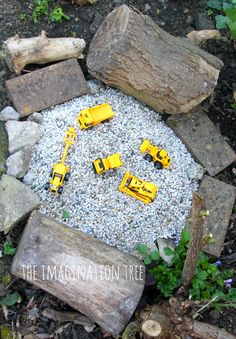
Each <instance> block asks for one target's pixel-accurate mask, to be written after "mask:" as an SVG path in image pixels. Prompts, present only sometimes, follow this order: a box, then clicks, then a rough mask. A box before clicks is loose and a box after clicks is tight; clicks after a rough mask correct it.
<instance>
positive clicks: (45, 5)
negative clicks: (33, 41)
mask: <svg viewBox="0 0 236 339" xmlns="http://www.w3.org/2000/svg"><path fill="white" fill-rule="evenodd" d="M52 2H53V1H52V0H34V3H35V8H34V10H33V14H32V20H33V22H34V23H37V22H38V21H39V19H40V18H41V17H42V16H46V17H48V18H49V20H50V21H52V22H61V21H62V20H63V19H65V20H69V19H70V17H69V16H68V15H66V14H65V13H64V12H63V10H62V8H61V7H60V6H59V5H56V7H54V8H52Z"/></svg>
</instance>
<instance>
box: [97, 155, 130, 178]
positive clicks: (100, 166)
mask: <svg viewBox="0 0 236 339" xmlns="http://www.w3.org/2000/svg"><path fill="white" fill-rule="evenodd" d="M122 165H123V163H122V162H121V160H120V154H119V153H115V154H112V155H110V156H109V157H107V158H98V159H95V160H94V161H93V168H94V171H95V172H96V173H98V174H102V173H104V172H106V171H108V170H110V169H113V168H118V167H120V166H122Z"/></svg>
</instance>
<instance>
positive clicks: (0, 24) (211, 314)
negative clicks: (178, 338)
mask: <svg viewBox="0 0 236 339" xmlns="http://www.w3.org/2000/svg"><path fill="white" fill-rule="evenodd" d="M206 3H207V1H204V0H199V1H192V0H181V1H174V0H173V1H171V0H169V1H168V0H156V1H152V0H146V1H143V0H130V1H129V0H98V3H97V4H96V5H93V6H82V7H79V6H76V5H72V4H71V2H70V1H60V5H61V6H62V8H63V10H64V12H65V13H66V14H68V15H69V16H70V18H71V19H70V20H69V21H64V22H62V23H51V22H50V21H49V20H48V18H42V19H41V20H40V21H39V22H38V23H37V24H34V23H33V22H32V20H31V15H32V10H33V1H32V0H31V1H30V0H26V1H22V0H8V1H6V0H0V44H2V42H3V41H4V40H6V39H7V38H9V37H11V36H13V35H15V34H19V35H20V36H21V37H32V36H36V35H39V34H40V32H41V31H42V30H45V31H46V32H47V34H48V36H49V37H59V36H65V37H66V36H74V37H80V38H84V39H85V41H86V44H87V46H88V45H89V42H90V40H91V38H92V36H93V35H94V33H95V32H96V30H97V28H98V26H99V24H100V23H101V22H102V20H103V18H104V17H105V16H106V15H107V13H109V12H110V11H111V10H112V9H114V8H115V7H117V6H119V5H121V4H129V5H132V6H134V7H136V8H138V9H139V10H140V11H141V12H142V13H144V14H147V15H149V16H151V17H152V19H153V20H154V21H155V22H156V23H157V24H159V25H160V26H161V27H162V28H163V29H165V30H166V31H168V32H169V33H171V34H173V35H175V36H185V35H186V34H187V33H188V32H190V31H192V30H195V29H209V28H214V22H213V21H212V20H211V18H209V17H208V15H207V14H206V8H207V6H206ZM223 35H224V36H225V37H226V38H228V39H225V41H217V42H216V41H214V42H210V43H208V44H207V45H206V46H205V47H204V48H205V49H206V50H208V51H209V52H210V53H212V54H214V55H216V56H217V57H219V58H220V59H222V60H223V62H224V67H223V69H222V71H221V73H220V78H219V82H218V85H217V87H216V89H215V92H214V95H213V96H212V97H211V98H208V99H207V100H206V101H205V102H204V103H203V105H204V107H205V108H206V109H207V110H208V113H209V117H210V118H211V119H212V120H213V122H214V123H215V124H216V126H218V128H219V129H220V131H221V133H222V135H223V136H224V137H225V139H226V141H227V142H228V143H229V144H230V146H231V147H232V148H233V149H234V150H236V110H235V109H233V108H231V104H232V103H233V96H232V92H233V89H236V71H235V69H236V49H234V47H233V42H232V41H231V40H230V38H229V35H228V33H227V32H223ZM85 54H86V53H85ZM80 65H81V67H82V69H83V71H84V74H85V76H86V78H87V79H88V78H89V74H88V72H87V69H86V64H85V61H80ZM27 69H29V70H30V69H35V67H33V68H32V66H30V67H27ZM11 77H14V75H13V74H11V73H10V72H9V71H8V70H7V69H6V68H5V67H4V65H3V63H2V62H0V109H2V108H3V107H5V106H6V105H8V104H10V102H9V100H8V98H7V96H6V91H5V86H4V84H5V81H6V80H7V79H9V78H11ZM235 168H236V166H235V164H234V165H232V166H230V167H229V168H227V169H226V170H224V171H223V172H222V173H220V174H219V175H218V178H219V179H221V180H222V181H224V182H227V183H229V184H231V185H234V186H236V175H235V172H236V169H235ZM21 231H22V226H19V227H17V228H15V229H14V230H13V231H12V233H11V239H12V241H13V244H14V245H16V244H17V242H18V241H19V238H20V234H21ZM4 240H5V238H4V237H3V236H2V235H0V244H1V243H2V242H3V241H4ZM222 258H223V261H224V265H225V266H226V267H227V266H228V267H232V266H233V265H235V264H236V205H235V206H234V210H233V214H232V217H231V222H230V225H229V229H228V233H227V237H226V243H225V248H224V251H223V253H222ZM10 260H11V259H10V257H6V256H4V257H3V258H0V275H3V274H6V273H7V272H9V270H10ZM8 291H9V292H12V291H18V292H19V293H20V294H21V296H22V299H23V301H22V302H21V303H20V304H18V305H16V306H12V307H10V308H9V315H8V321H7V322H6V321H5V318H4V316H3V314H1V310H0V324H2V323H8V324H10V325H11V323H12V322H13V323H14V324H16V323H17V322H18V323H19V324H20V329H21V332H22V334H23V333H24V335H26V334H27V333H32V332H31V331H32V329H30V328H31V327H33V328H35V331H37V332H38V333H48V334H53V333H55V330H56V329H58V328H59V327H60V324H59V323H58V322H56V321H53V320H49V319H48V318H45V317H43V316H42V310H43V309H44V308H45V307H52V308H53V307H54V308H56V309H58V310H68V309H69V307H68V306H66V305H65V304H64V303H62V302H60V301H59V300H57V299H56V298H53V297H52V296H50V295H48V294H46V293H44V292H42V291H41V290H38V289H36V288H33V287H32V286H31V285H29V284H27V283H26V282H24V281H22V280H17V279H14V280H13V281H12V282H11V283H10V285H9V286H8ZM0 293H1V284H0ZM0 295H1V294H0ZM150 296H152V294H149V293H145V295H144V297H143V299H142V300H141V304H142V306H143V305H144V304H145V303H147V302H152V300H151V299H150ZM32 297H34V300H33V303H34V306H35V307H36V311H37V312H36V315H35V318H34V319H33V320H29V316H28V309H27V307H26V305H27V304H28V302H29V300H30V299H31V298H32ZM37 315H38V316H37ZM202 320H203V321H208V322H210V323H212V324H217V325H219V326H220V327H224V328H226V329H227V330H228V331H229V332H231V333H233V334H235V335H236V325H235V324H236V310H235V309H224V310H222V311H221V312H220V311H206V312H205V313H204V314H202ZM103 337H104V334H103V333H102V332H101V330H100V329H99V328H96V329H95V330H94V331H93V332H92V333H87V332H86V331H85V330H84V329H83V327H82V326H79V325H74V324H73V323H71V324H69V325H68V326H67V327H65V328H64V329H63V330H62V333H61V334H54V335H53V338H63V339H64V338H73V339H76V338H78V339H88V338H89V339H95V338H97V339H98V338H103ZM107 338H109V337H107ZM4 339H5V338H4Z"/></svg>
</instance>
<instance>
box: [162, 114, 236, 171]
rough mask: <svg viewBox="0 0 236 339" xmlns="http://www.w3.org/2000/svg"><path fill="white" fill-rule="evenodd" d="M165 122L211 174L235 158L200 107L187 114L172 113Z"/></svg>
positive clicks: (220, 169)
mask: <svg viewBox="0 0 236 339" xmlns="http://www.w3.org/2000/svg"><path fill="white" fill-rule="evenodd" d="M167 123H168V125H169V126H170V127H171V128H172V129H173V130H174V131H175V133H176V134H177V135H178V136H179V138H180V139H181V140H182V141H183V143H184V144H185V145H186V146H187V148H188V149H189V151H190V152H191V153H192V155H193V156H194V157H195V159H196V160H197V161H199V162H200V163H201V164H202V165H203V167H205V169H206V171H207V172H208V174H210V175H211V176H215V175H216V174H218V173H219V172H221V171H222V170H223V169H225V168H226V167H228V166H229V165H230V164H232V163H233V162H234V161H235V160H236V154H235V152H234V151H233V150H232V148H231V147H230V146H229V145H228V144H227V142H226V141H225V140H224V138H223V136H222V135H221V134H220V132H219V131H218V130H217V129H216V127H215V125H214V124H213V122H212V121H211V120H210V119H209V118H208V116H207V114H206V113H205V112H204V111H203V110H202V109H201V107H197V108H196V109H195V110H194V111H193V112H190V113H187V114H174V115H172V116H170V117H169V118H168V120H167Z"/></svg>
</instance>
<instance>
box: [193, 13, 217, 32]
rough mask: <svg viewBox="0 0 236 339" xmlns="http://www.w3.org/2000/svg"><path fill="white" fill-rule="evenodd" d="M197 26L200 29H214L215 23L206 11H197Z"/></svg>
mask: <svg viewBox="0 0 236 339" xmlns="http://www.w3.org/2000/svg"><path fill="white" fill-rule="evenodd" d="M196 28H197V30H198V31H201V30H204V29H214V28H215V26H214V23H213V21H212V20H211V19H210V17H209V16H208V15H207V13H206V12H202V13H197V19H196Z"/></svg>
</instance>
